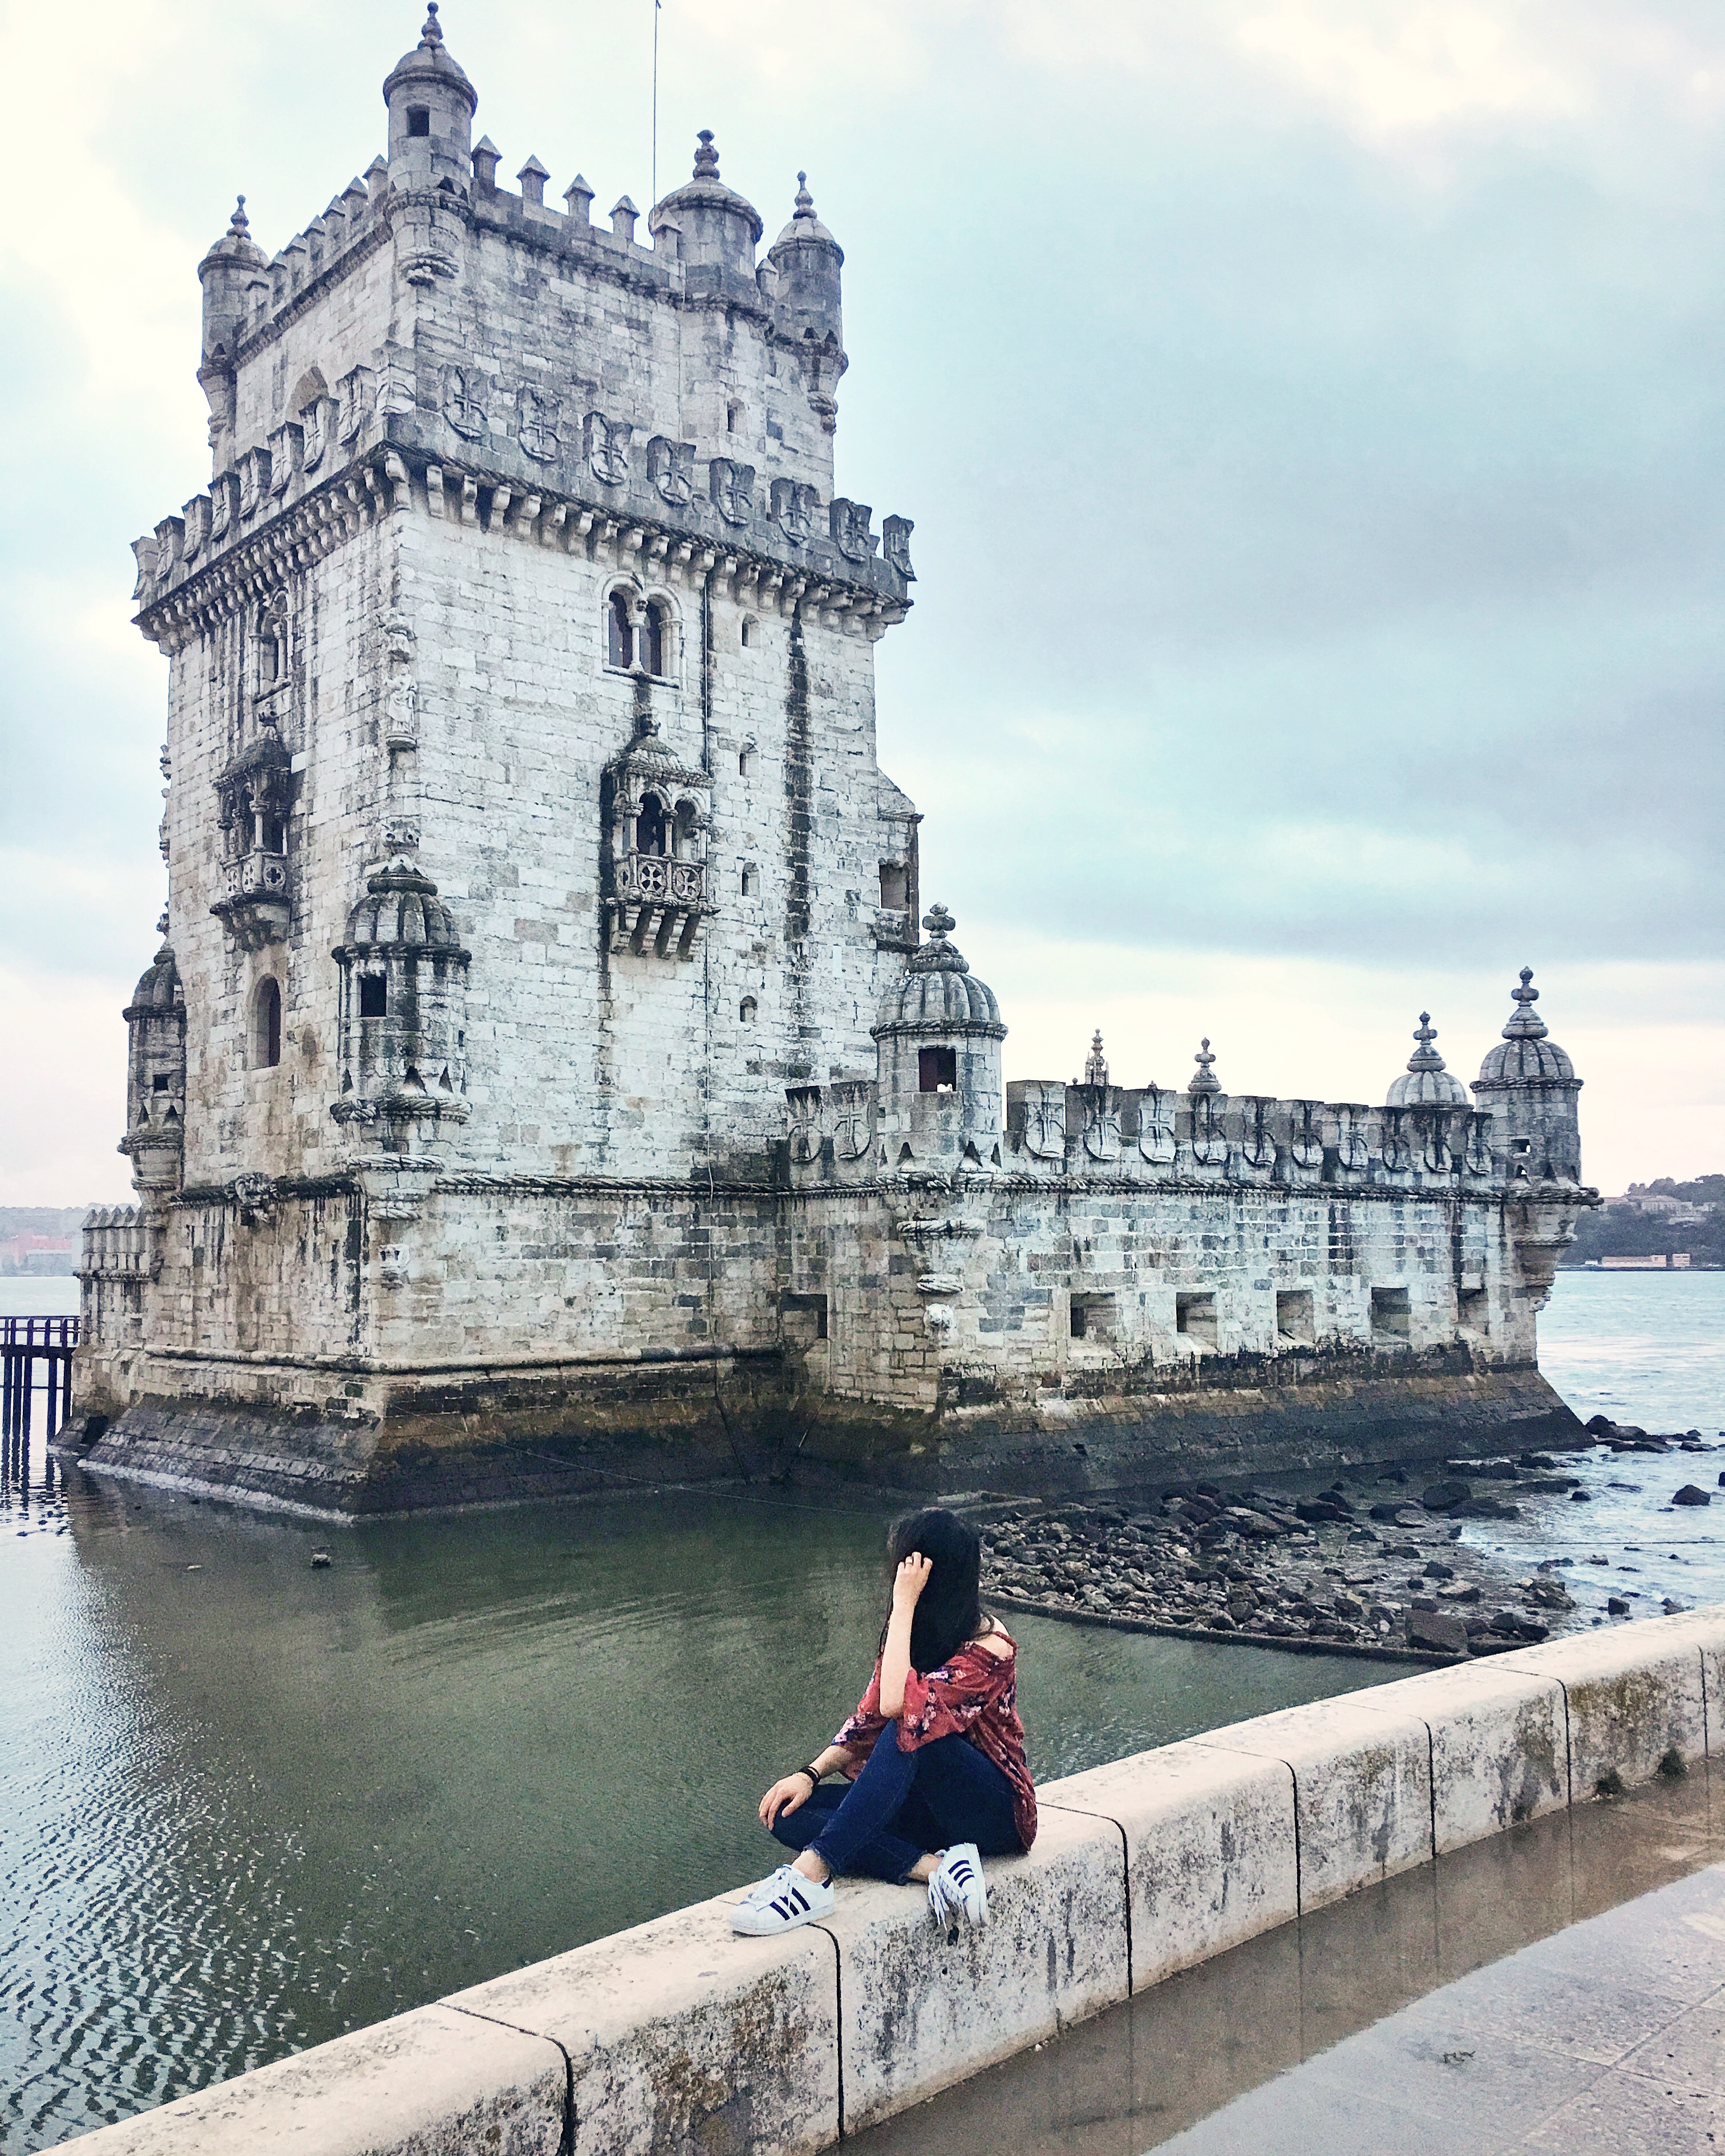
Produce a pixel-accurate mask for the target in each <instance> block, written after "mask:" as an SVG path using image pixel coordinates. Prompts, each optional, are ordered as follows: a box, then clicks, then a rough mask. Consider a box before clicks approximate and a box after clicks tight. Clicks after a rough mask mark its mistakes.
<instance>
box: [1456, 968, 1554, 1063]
mask: <svg viewBox="0 0 1725 2156" xmlns="http://www.w3.org/2000/svg"><path fill="white" fill-rule="evenodd" d="M1510 994H1511V997H1512V1000H1513V1001H1514V1004H1515V1009H1514V1011H1513V1012H1512V1014H1511V1016H1510V1019H1509V1023H1508V1024H1507V1025H1506V1026H1505V1027H1504V1029H1503V1038H1502V1041H1500V1042H1499V1044H1498V1045H1497V1047H1496V1048H1494V1049H1492V1050H1491V1053H1490V1054H1489V1055H1487V1056H1486V1060H1485V1061H1484V1062H1483V1063H1482V1064H1481V1065H1480V1075H1479V1078H1478V1080H1477V1081H1476V1086H1475V1091H1481V1089H1485V1090H1491V1089H1492V1088H1495V1087H1497V1086H1573V1085H1574V1083H1575V1082H1576V1079H1575V1065H1574V1064H1573V1063H1572V1062H1571V1061H1570V1060H1569V1059H1568V1056H1567V1055H1565V1054H1564V1053H1563V1050H1562V1049H1561V1048H1559V1047H1558V1044H1557V1043H1556V1041H1554V1040H1553V1039H1549V1038H1548V1035H1547V1031H1546V1024H1545V1021H1544V1019H1543V1018H1541V1017H1540V1016H1539V1015H1538V1013H1537V1012H1536V1011H1535V1009H1534V1008H1533V1006H1534V1004H1536V1003H1538V1000H1539V991H1538V988H1535V987H1534V986H1533V968H1532V967H1531V966H1523V967H1522V984H1521V986H1520V987H1519V988H1512V989H1511V991H1510Z"/></svg>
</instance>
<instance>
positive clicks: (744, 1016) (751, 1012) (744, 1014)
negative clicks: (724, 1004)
mask: <svg viewBox="0 0 1725 2156" xmlns="http://www.w3.org/2000/svg"><path fill="white" fill-rule="evenodd" d="M737 1019H738V1022H739V1023H740V1024H743V1025H752V1024H754V1022H755V999H754V998H753V997H752V996H745V997H744V998H743V999H742V1002H741V1003H740V1004H738V1005H737Z"/></svg>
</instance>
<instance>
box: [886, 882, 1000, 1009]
mask: <svg viewBox="0 0 1725 2156" xmlns="http://www.w3.org/2000/svg"><path fill="white" fill-rule="evenodd" d="M957 925H958V924H957V921H954V919H953V918H952V915H951V914H950V913H948V912H947V909H946V907H945V906H942V905H940V904H938V903H937V904H935V905H933V906H930V908H929V909H928V911H927V913H925V914H924V915H923V916H922V926H923V927H925V928H926V929H927V931H928V938H929V940H928V941H927V942H926V943H920V944H918V946H917V947H916V949H915V950H914V951H913V952H911V955H910V957H908V958H907V959H906V962H905V974H904V978H903V979H902V980H901V982H900V983H898V986H897V987H896V988H894V989H893V990H891V993H889V994H888V996H887V998H886V1004H885V1006H884V1007H883V1009H882V1010H881V1013H880V1024H878V1025H877V1026H876V1027H875V1029H874V1030H875V1034H876V1036H877V1037H878V1036H879V1035H880V1034H883V1033H896V1032H900V1031H905V1032H914V1033H983V1034H992V1035H993V1037H994V1038H995V1039H997V1040H998V1039H1002V1038H1003V1037H1004V1034H1005V1032H1006V1028H1005V1027H1004V1025H1003V1024H1001V1022H1000V1006H999V1004H998V1003H996V1002H995V1000H994V991H993V989H992V988H990V987H989V986H988V983H987V982H986V981H979V980H978V978H977V977H976V976H975V974H974V973H972V972H971V970H970V966H969V962H968V960H967V959H966V958H965V957H964V956H963V952H961V951H960V950H959V949H958V947H957V944H956V943H953V942H951V941H950V940H949V938H950V937H951V935H952V930H953V929H954V928H956V927H957Z"/></svg>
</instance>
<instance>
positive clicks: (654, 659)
mask: <svg viewBox="0 0 1725 2156" xmlns="http://www.w3.org/2000/svg"><path fill="white" fill-rule="evenodd" d="M667 613H668V609H667V608H666V606H665V602H664V600H663V599H649V601H648V603H647V611H646V613H645V614H644V616H643V618H642V621H641V664H642V665H643V666H644V667H645V668H646V670H647V671H648V672H649V674H650V675H653V676H654V678H655V680H660V679H662V678H663V677H664V675H665V653H666V651H667V649H669V647H670V637H669V636H668V635H667V634H666V629H667V626H668V624H667Z"/></svg>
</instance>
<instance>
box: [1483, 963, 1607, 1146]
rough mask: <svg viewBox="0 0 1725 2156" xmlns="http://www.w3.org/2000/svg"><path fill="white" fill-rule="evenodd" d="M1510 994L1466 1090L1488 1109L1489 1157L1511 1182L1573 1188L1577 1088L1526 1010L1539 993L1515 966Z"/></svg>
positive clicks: (1529, 975)
mask: <svg viewBox="0 0 1725 2156" xmlns="http://www.w3.org/2000/svg"><path fill="white" fill-rule="evenodd" d="M1511 994H1512V999H1513V1001H1514V1003H1515V1006H1516V1008H1515V1010H1514V1013H1513V1014H1512V1016H1511V1018H1510V1020H1509V1023H1508V1024H1507V1025H1506V1026H1505V1027H1504V1029H1503V1038H1502V1040H1501V1042H1500V1043H1499V1044H1498V1045H1497V1047H1496V1048H1494V1049H1492V1050H1491V1052H1490V1054H1489V1055H1487V1056H1486V1060H1485V1061H1484V1062H1483V1063H1482V1064H1481V1065H1480V1075H1479V1076H1478V1077H1477V1078H1476V1080H1475V1081H1474V1087H1473V1090H1474V1093H1475V1096H1476V1098H1477V1100H1478V1102H1479V1105H1480V1106H1481V1108H1482V1109H1489V1110H1490V1111H1491V1115H1492V1116H1493V1118H1494V1120H1495V1122H1496V1125H1497V1141H1496V1143H1495V1145H1494V1150H1495V1151H1499V1152H1502V1153H1503V1154H1504V1155H1505V1156H1506V1157H1507V1158H1506V1165H1507V1173H1508V1174H1509V1175H1510V1177H1511V1178H1512V1179H1522V1178H1526V1179H1529V1180H1532V1181H1534V1182H1553V1181H1554V1182H1559V1183H1565V1182H1579V1180H1580V1178H1581V1131H1580V1126H1579V1122H1578V1120H1577V1116H1576V1096H1577V1095H1578V1094H1579V1092H1580V1091H1581V1081H1580V1080H1579V1078H1578V1077H1577V1076H1576V1075H1575V1065H1574V1064H1573V1063H1572V1062H1571V1061H1570V1060H1569V1058H1568V1056H1567V1055H1565V1054H1564V1053H1563V1050H1562V1049H1561V1048H1559V1047H1558V1045H1557V1043H1556V1042H1555V1041H1554V1040H1553V1039H1551V1038H1550V1037H1549V1035H1548V1033H1547V1030H1546V1026H1545V1021H1544V1020H1543V1019H1542V1018H1540V1017H1539V1016H1538V1014H1537V1013H1536V1012H1535V1010H1534V1009H1533V1006H1534V1004H1536V1003H1537V1002H1538V999H1539V991H1538V988H1535V987H1534V986H1533V969H1532V967H1531V966H1523V967H1522V980H1521V986H1520V987H1519V988H1515V989H1512V991H1511Z"/></svg>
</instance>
